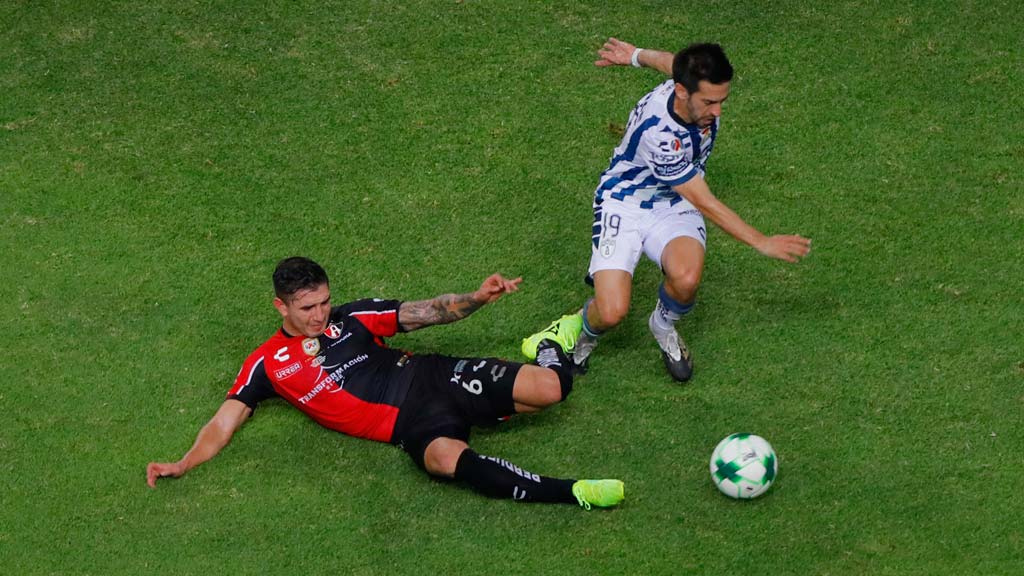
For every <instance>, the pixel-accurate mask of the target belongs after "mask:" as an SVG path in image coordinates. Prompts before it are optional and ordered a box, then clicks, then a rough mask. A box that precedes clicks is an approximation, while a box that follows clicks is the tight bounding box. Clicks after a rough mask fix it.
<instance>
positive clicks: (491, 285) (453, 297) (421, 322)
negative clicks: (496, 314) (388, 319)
mask: <svg viewBox="0 0 1024 576" xmlns="http://www.w3.org/2000/svg"><path fill="white" fill-rule="evenodd" d="M522 280H523V279H522V278H516V279H515V280H509V279H507V278H505V277H504V276H502V275H501V274H492V275H490V276H489V277H488V278H487V279H486V280H484V281H483V283H482V284H481V285H480V288H479V289H477V290H476V291H475V292H470V293H468V294H442V295H441V296H438V297H436V298H431V299H430V300H418V301H415V302H403V303H402V305H401V306H400V307H399V308H398V323H399V324H400V325H401V326H402V328H404V329H405V330H406V331H407V332H408V331H412V330H418V329H420V328H425V327H427V326H433V325H435V324H450V323H452V322H455V321H457V320H462V319H463V318H465V317H466V316H469V315H470V314H472V313H473V312H476V311H477V310H479V309H480V307H481V306H483V305H484V304H490V303H491V302H494V301H495V300H497V299H498V298H500V297H501V296H502V295H503V294H506V293H508V292H515V291H516V290H519V283H520V282H522Z"/></svg>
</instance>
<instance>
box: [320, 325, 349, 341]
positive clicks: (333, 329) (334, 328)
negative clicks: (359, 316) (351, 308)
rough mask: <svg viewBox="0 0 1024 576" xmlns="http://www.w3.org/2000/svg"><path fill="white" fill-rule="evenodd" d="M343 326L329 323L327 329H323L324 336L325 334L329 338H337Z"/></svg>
mask: <svg viewBox="0 0 1024 576" xmlns="http://www.w3.org/2000/svg"><path fill="white" fill-rule="evenodd" d="M344 326H345V325H344V324H331V325H330V326H328V327H327V330H324V336H327V337H328V338H330V339H331V340H337V339H338V337H340V336H341V329H342V327H344Z"/></svg>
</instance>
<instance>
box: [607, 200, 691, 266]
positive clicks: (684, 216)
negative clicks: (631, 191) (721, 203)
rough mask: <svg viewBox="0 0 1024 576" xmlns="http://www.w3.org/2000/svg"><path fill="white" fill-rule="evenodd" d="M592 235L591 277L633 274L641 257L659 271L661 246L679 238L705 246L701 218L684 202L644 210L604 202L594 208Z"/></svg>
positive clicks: (613, 201)
mask: <svg viewBox="0 0 1024 576" xmlns="http://www.w3.org/2000/svg"><path fill="white" fill-rule="evenodd" d="M593 231H594V236H593V243H592V252H591V256H590V270H589V273H590V275H591V276H593V275H594V273H595V272H598V271H600V270H625V271H626V272H629V273H630V274H633V270H635V269H636V265H637V263H638V262H640V254H641V253H643V254H646V255H647V257H648V258H650V259H651V260H652V261H653V262H654V263H655V264H657V265H658V267H659V268H661V253H662V252H663V251H664V250H665V246H667V245H668V243H669V242H670V241H672V240H673V239H675V238H679V237H680V236H686V237H689V238H693V239H694V240H697V241H698V242H700V245H701V246H704V247H706V246H707V245H706V240H707V230H706V229H705V227H704V216H703V215H702V214H701V213H700V210H697V209H696V208H694V207H693V205H692V204H690V203H689V202H685V201H684V202H679V203H677V204H676V205H675V206H665V207H655V208H653V209H648V210H645V209H643V208H640V207H637V206H633V205H631V204H625V203H623V202H619V201H617V200H608V199H605V200H604V201H603V202H602V203H601V204H595V205H594V228H593Z"/></svg>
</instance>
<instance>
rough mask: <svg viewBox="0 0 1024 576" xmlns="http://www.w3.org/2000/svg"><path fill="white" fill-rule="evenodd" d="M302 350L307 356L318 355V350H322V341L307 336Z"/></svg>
mask: <svg viewBox="0 0 1024 576" xmlns="http://www.w3.org/2000/svg"><path fill="white" fill-rule="evenodd" d="M302 351H303V352H305V353H306V355H307V356H316V354H317V352H319V351H320V341H319V340H317V339H316V338H306V339H305V340H303V341H302Z"/></svg>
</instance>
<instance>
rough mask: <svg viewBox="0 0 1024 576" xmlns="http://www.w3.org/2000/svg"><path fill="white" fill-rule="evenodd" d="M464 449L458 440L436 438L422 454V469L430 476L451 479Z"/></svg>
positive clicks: (464, 446)
mask: <svg viewBox="0 0 1024 576" xmlns="http://www.w3.org/2000/svg"><path fill="white" fill-rule="evenodd" d="M465 449H466V445H465V443H464V442H461V441H459V440H454V439H451V438H436V439H434V441H432V442H431V443H430V444H429V445H428V446H427V449H426V451H425V452H424V453H423V468H424V469H425V470H426V471H427V473H428V474H430V475H432V476H443V477H445V478H452V477H454V476H455V468H456V467H457V466H458V463H459V456H461V455H462V451H463V450H465Z"/></svg>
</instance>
